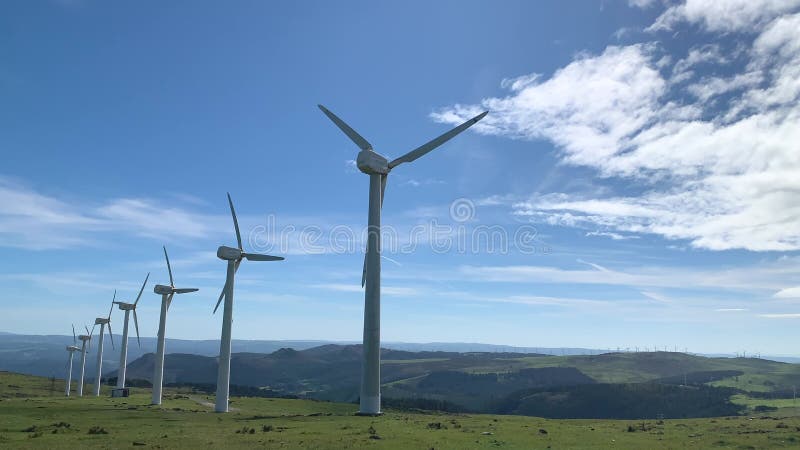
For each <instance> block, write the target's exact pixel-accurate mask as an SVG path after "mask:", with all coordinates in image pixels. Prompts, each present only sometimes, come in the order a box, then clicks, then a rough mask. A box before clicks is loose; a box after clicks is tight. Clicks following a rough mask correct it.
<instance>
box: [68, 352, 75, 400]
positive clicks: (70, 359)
mask: <svg viewBox="0 0 800 450" xmlns="http://www.w3.org/2000/svg"><path fill="white" fill-rule="evenodd" d="M74 354H75V352H73V351H70V352H69V364H68V366H69V368H68V369H67V391H66V395H67V397H69V391H70V389H71V388H72V357H73V355H74Z"/></svg>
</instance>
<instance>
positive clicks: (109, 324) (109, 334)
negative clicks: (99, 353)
mask: <svg viewBox="0 0 800 450" xmlns="http://www.w3.org/2000/svg"><path fill="white" fill-rule="evenodd" d="M108 336H109V337H110V338H111V348H112V349H114V335H113V334H112V333H111V322H108ZM114 350H116V349H114Z"/></svg>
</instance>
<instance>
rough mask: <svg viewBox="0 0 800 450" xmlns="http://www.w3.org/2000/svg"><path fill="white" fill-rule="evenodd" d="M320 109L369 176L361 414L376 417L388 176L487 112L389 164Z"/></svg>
mask: <svg viewBox="0 0 800 450" xmlns="http://www.w3.org/2000/svg"><path fill="white" fill-rule="evenodd" d="M317 106H319V109H321V110H322V112H323V113H325V115H326V116H328V118H329V119H331V121H333V123H334V124H336V126H337V127H339V129H340V130H342V131H343V132H344V134H346V135H347V137H349V138H350V140H352V141H353V142H355V144H356V145H357V146H358V147H359V148H360V149H361V151H360V152H358V157H357V158H356V165H357V166H358V169H359V170H360V171H361V172H363V173H365V174H367V175H369V216H368V227H367V250H366V254H365V255H364V268H363V270H362V272H361V287H364V286H365V285H366V289H365V290H364V345H363V349H362V350H363V358H364V361H363V365H362V369H361V399H360V405H359V414H363V415H377V414H380V413H381V374H380V366H381V355H380V351H381V350H380V347H381V336H380V334H381V332H380V327H381V207H382V206H383V193H384V191H385V190H386V179H387V177H388V175H389V172H390V171H391V170H392V169H394V168H395V167H397V166H398V165H400V164H402V163H406V162H412V161H414V160H415V159H417V158H419V157H421V156H423V155H425V154H427V153H428V152H430V151H431V150H433V149H435V148H436V147H438V146H440V145H442V144H444V143H445V142H447V141H449V140H450V139H452V138H453V137H455V136H456V135H458V134H459V133H461V132H462V131H464V130H466V129H467V128H469V127H471V126H472V125H474V124H476V123H477V122H478V121H479V120H481V119H483V117H484V116H486V114H488V113H489V112H488V111H484V112H482V113H480V114H478V115H477V116H475V117H473V118H472V119H469V120H468V121H466V122H464V123H462V124H461V125H459V126H457V127H455V128H453V129H452V130H450V131H448V132H447V133H444V134H443V135H441V136H439V137H437V138H436V139H433V140H431V141H429V142H427V143H425V144H423V145H422V146H420V147H417V148H416V149H414V150H411V151H410V152H408V153H406V154H405V155H403V156H401V157H399V158H397V159H395V160H393V161H391V162H389V160H387V159H386V158H385V157H384V156H383V155H380V154H378V153H376V152H375V151H374V150H373V149H372V144H370V143H369V142H367V140H366V139H364V138H363V137H361V135H360V134H358V133H356V131H355V130H353V129H352V128H350V126H349V125H347V124H346V123H344V121H343V120H342V119H340V118H339V117H337V116H336V115H335V114H334V113H332V112H330V111H329V110H328V109H327V108H325V107H324V106H322V105H317Z"/></svg>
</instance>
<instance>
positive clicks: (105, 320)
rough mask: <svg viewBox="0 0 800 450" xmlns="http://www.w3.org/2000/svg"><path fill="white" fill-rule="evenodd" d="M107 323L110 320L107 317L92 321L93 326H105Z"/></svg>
mask: <svg viewBox="0 0 800 450" xmlns="http://www.w3.org/2000/svg"><path fill="white" fill-rule="evenodd" d="M109 322H111V319H109V318H107V317H98V318H97V319H94V324H95V325H105V324H107V323H109Z"/></svg>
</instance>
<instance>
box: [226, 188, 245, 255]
mask: <svg viewBox="0 0 800 450" xmlns="http://www.w3.org/2000/svg"><path fill="white" fill-rule="evenodd" d="M228 205H230V207H231V216H233V228H235V229H236V243H237V244H239V250H244V249H243V248H242V235H241V234H240V233H239V221H238V220H236V211H235V210H234V209H233V200H231V194H230V192H228Z"/></svg>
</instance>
